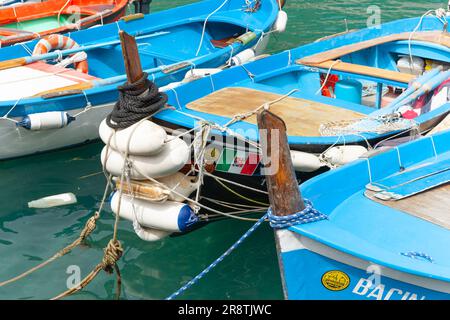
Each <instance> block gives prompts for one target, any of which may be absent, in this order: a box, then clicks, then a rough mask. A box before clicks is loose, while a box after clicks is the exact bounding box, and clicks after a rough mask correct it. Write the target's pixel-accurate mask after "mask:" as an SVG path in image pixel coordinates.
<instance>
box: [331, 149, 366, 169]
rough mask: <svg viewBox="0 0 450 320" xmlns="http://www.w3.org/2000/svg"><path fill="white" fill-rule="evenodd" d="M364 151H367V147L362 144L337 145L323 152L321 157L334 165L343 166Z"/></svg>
mask: <svg viewBox="0 0 450 320" xmlns="http://www.w3.org/2000/svg"><path fill="white" fill-rule="evenodd" d="M365 153H367V149H366V148H364V147H363V146H338V147H333V148H331V149H330V150H328V151H327V152H325V153H324V154H323V157H324V159H326V161H328V162H329V163H331V164H333V165H335V166H343V165H344V164H347V163H350V162H352V161H354V160H356V159H358V158H359V157H361V156H362V155H363V154H365Z"/></svg>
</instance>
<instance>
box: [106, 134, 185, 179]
mask: <svg viewBox="0 0 450 320" xmlns="http://www.w3.org/2000/svg"><path fill="white" fill-rule="evenodd" d="M106 150H108V147H107V146H105V147H104V148H103V150H102V153H101V161H102V165H103V166H104V167H105V169H106V171H108V172H109V173H111V174H112V175H113V176H116V177H120V176H121V175H122V170H123V165H124V157H123V156H122V154H121V153H120V152H118V151H116V150H114V149H112V148H109V152H108V155H106ZM189 156H190V149H189V146H188V145H187V144H186V142H184V141H183V140H182V139H179V138H175V139H171V140H170V141H168V142H166V143H165V144H164V146H163V147H162V149H161V151H160V152H159V153H158V154H156V155H154V156H133V155H130V156H128V157H129V160H130V161H131V163H132V168H131V170H130V174H131V176H130V178H131V179H132V180H146V179H147V178H146V177H145V176H149V177H151V178H154V179H157V178H162V177H166V176H170V175H171V174H174V173H175V172H177V171H179V170H180V169H181V168H182V167H183V166H184V165H185V164H186V163H187V162H188V160H189ZM136 168H137V169H138V170H136ZM138 171H139V172H142V174H141V173H139V172H138Z"/></svg>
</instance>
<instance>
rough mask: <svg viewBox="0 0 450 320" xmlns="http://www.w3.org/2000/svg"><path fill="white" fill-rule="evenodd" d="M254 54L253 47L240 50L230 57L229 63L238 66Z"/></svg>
mask: <svg viewBox="0 0 450 320" xmlns="http://www.w3.org/2000/svg"><path fill="white" fill-rule="evenodd" d="M255 56H256V54H255V51H254V50H253V49H246V50H244V51H242V52H239V53H238V54H237V55H235V56H234V57H233V58H231V65H233V66H240V65H243V64H244V63H246V62H249V61H250V60H251V59H253V58H254V57H255Z"/></svg>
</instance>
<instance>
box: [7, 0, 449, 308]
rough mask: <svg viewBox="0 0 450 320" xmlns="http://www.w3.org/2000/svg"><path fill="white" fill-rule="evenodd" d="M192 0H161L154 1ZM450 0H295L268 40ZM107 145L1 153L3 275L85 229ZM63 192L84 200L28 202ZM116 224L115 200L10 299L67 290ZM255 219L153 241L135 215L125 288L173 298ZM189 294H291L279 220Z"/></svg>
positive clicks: (128, 231)
mask: <svg viewBox="0 0 450 320" xmlns="http://www.w3.org/2000/svg"><path fill="white" fill-rule="evenodd" d="M263 1H265V0H263ZM191 2H193V1H188V0H172V1H167V0H166V1H164V0H153V3H152V10H153V11H157V10H163V9H166V8H169V7H173V6H177V5H183V4H188V3H191ZM446 2H447V1H436V0H432V1H430V0H426V1H425V0H423V1H399V0H395V1H380V0H379V1H369V0H358V1H356V0H347V1H344V0H340V1H331V0H322V1H299V0H288V1H287V5H286V8H285V10H286V11H287V12H288V14H289V23H288V29H287V31H286V33H284V34H281V35H274V36H273V37H272V39H271V43H270V46H269V49H268V50H269V51H270V52H272V53H273V52H276V51H279V50H284V49H288V48H291V47H295V46H298V45H300V44H304V43H308V42H310V41H313V40H315V39H317V38H319V37H323V36H326V35H329V34H333V33H337V32H341V31H344V30H345V24H344V19H347V21H348V27H349V28H351V29H352V28H362V27H365V25H366V20H367V18H368V13H367V8H368V7H369V6H371V5H377V6H379V8H380V9H381V19H382V22H387V21H390V20H393V19H398V18H404V17H413V16H417V15H421V14H423V13H424V12H425V11H426V10H428V9H434V8H438V7H443V6H444V4H445V3H446ZM101 148H102V145H101V144H100V143H95V144H90V145H86V146H82V147H78V148H74V149H71V150H63V151H57V152H52V153H48V154H45V155H39V156H33V157H26V158H22V159H18V160H12V161H4V162H0V186H1V188H0V189H1V192H0V204H1V207H0V208H1V209H0V282H1V281H3V280H6V279H8V278H10V277H12V276H15V275H17V274H18V273H20V272H22V271H25V270H27V269H28V268H30V267H32V266H34V265H36V264H38V263H40V262H42V261H43V260H45V259H47V258H48V257H50V256H52V255H53V254H54V253H55V252H56V251H58V250H59V249H60V248H62V247H63V246H65V245H67V244H69V243H70V242H72V241H73V240H74V239H76V238H77V237H78V235H79V232H80V231H81V229H82V227H83V226H84V223H85V222H86V220H87V219H88V218H89V217H90V216H91V215H92V213H93V212H94V210H95V209H96V208H98V206H99V203H100V200H101V197H102V193H103V189H104V184H105V179H104V177H103V175H102V174H100V171H101V166H100V162H99V153H100V151H101ZM63 192H73V193H75V194H76V195H77V197H78V203H77V204H76V205H71V206H67V207H59V208H52V209H28V207H27V203H28V201H31V200H33V199H37V198H40V197H43V196H46V195H52V194H58V193H63ZM112 224H113V218H112V215H111V213H110V211H109V208H107V210H106V212H105V213H104V215H103V216H102V218H101V219H100V221H99V223H98V228H97V230H96V231H95V233H94V234H93V235H92V236H91V238H90V239H89V241H88V243H87V245H86V246H83V247H79V248H77V249H75V250H74V251H73V252H72V253H70V254H69V255H67V256H65V257H64V258H62V259H59V260H58V261H56V262H55V263H53V264H51V265H49V266H47V267H46V268H45V269H42V270H40V271H38V272H36V273H35V274H33V275H31V276H29V277H27V278H26V279H23V280H21V281H19V282H17V283H14V284H10V285H7V286H4V287H0V299H47V298H51V297H53V296H55V295H57V294H59V293H60V292H62V291H64V290H66V289H67V286H66V285H67V283H66V282H67V280H68V277H69V276H70V274H68V273H67V272H68V271H71V270H74V269H73V268H79V269H80V271H81V274H82V276H85V275H87V273H89V272H90V271H91V269H92V268H93V267H94V266H95V265H96V264H97V263H98V262H99V261H100V259H101V258H102V254H103V251H102V250H103V248H104V247H105V246H106V244H107V243H108V241H109V239H110V237H111V233H112ZM250 226H251V223H250V222H242V221H235V220H233V221H230V220H223V221H219V222H215V223H212V224H210V225H208V226H206V227H203V228H201V229H199V230H197V231H195V232H192V233H190V234H188V235H185V236H183V237H177V238H167V239H165V240H163V241H160V242H157V243H146V242H143V241H141V240H139V239H138V237H137V236H136V235H135V234H134V232H133V230H132V227H131V225H130V223H128V222H121V223H120V229H119V238H120V240H121V241H122V244H123V247H124V256H123V257H122V259H121V260H120V262H119V266H120V269H121V272H122V281H123V290H122V298H123V299H163V298H165V297H166V296H168V295H169V294H171V293H172V292H173V291H175V290H176V289H178V287H180V286H181V285H182V284H184V283H185V282H186V281H188V280H190V279H191V277H193V276H195V275H196V274H197V273H198V272H200V271H201V270H203V268H205V267H206V266H207V265H208V264H209V263H210V262H212V261H213V260H214V259H216V258H217V257H218V256H219V255H220V254H222V253H223V252H224V251H225V250H226V249H227V248H228V247H229V246H230V245H231V244H233V243H234V242H235V241H236V240H237V239H238V238H239V237H240V236H241V235H242V234H243V233H244V232H245V231H246V230H247V229H248V228H249V227H250ZM74 266H75V267H74ZM68 268H69V269H68ZM69 280H70V278H69ZM114 286H115V283H114V277H112V276H110V275H107V274H105V273H103V272H102V273H100V275H99V276H98V277H97V278H96V279H95V280H94V281H93V282H92V283H91V284H90V285H89V286H88V287H87V288H85V290H83V291H82V292H81V293H78V294H76V295H75V296H73V297H72V299H112V298H114ZM182 298H186V299H282V298H283V295H282V289H281V284H280V276H279V271H278V264H277V258H276V252H275V246H274V239H273V232H272V230H270V228H269V227H268V226H267V225H265V226H263V227H261V228H260V229H259V230H257V231H256V232H255V234H253V235H252V236H251V237H250V238H249V239H248V240H247V241H246V242H245V243H244V244H243V245H242V246H241V247H240V248H239V249H238V250H237V251H235V252H234V253H233V254H232V255H231V256H229V257H228V258H227V259H226V260H225V261H224V262H223V263H221V264H220V265H219V266H218V267H217V268H216V269H214V271H212V272H211V273H209V274H208V275H207V276H206V277H205V278H204V279H203V280H202V281H201V282H200V283H199V284H197V285H195V286H194V287H193V288H192V289H190V290H189V291H188V292H186V293H185V294H184V295H183V296H182Z"/></svg>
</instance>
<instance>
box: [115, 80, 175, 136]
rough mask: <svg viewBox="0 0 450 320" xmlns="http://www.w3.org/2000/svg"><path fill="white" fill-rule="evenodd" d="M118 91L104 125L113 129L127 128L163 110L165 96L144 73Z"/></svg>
mask: <svg viewBox="0 0 450 320" xmlns="http://www.w3.org/2000/svg"><path fill="white" fill-rule="evenodd" d="M118 90H119V100H118V101H117V102H116V104H115V105H114V109H113V110H112V112H111V113H110V114H109V115H108V116H107V118H106V123H107V124H108V126H109V127H110V128H113V129H124V128H128V127H129V126H131V125H133V124H135V123H137V122H139V121H140V120H142V119H144V118H146V117H148V115H150V114H152V113H154V112H156V111H158V110H159V109H161V108H163V107H164V106H165V105H166V103H167V100H168V97H167V95H166V94H165V93H164V92H160V91H159V88H158V86H157V85H156V84H155V83H154V82H151V81H150V80H148V74H147V73H145V72H144V73H143V76H142V78H141V79H139V80H138V81H136V82H135V83H128V82H127V83H125V84H124V85H122V86H119V88H118Z"/></svg>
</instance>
